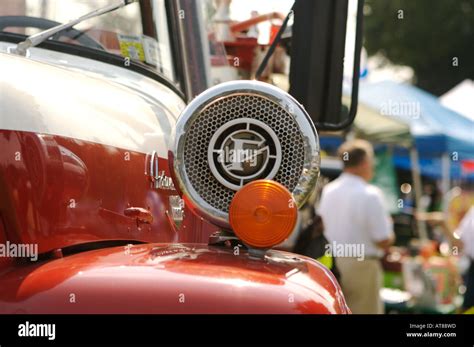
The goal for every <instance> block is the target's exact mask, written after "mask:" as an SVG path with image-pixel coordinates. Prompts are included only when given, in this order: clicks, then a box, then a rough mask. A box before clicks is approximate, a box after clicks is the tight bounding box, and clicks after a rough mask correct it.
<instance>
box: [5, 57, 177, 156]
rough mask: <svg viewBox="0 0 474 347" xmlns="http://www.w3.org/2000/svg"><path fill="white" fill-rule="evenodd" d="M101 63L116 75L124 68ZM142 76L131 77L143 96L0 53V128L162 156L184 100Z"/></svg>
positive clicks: (97, 79) (80, 73)
mask: <svg viewBox="0 0 474 347" xmlns="http://www.w3.org/2000/svg"><path fill="white" fill-rule="evenodd" d="M58 54H60V53H58ZM65 56H68V57H71V56H69V55H65ZM75 58H76V57H74V59H75ZM80 59H81V58H80ZM90 62H91V63H92V64H96V63H97V62H94V61H91V60H90ZM104 65H107V67H108V68H109V69H110V68H115V69H119V71H118V72H115V75H116V78H117V79H119V78H120V74H121V73H123V72H122V71H120V70H124V69H122V68H118V67H113V66H111V65H108V64H104ZM124 72H126V73H129V71H127V70H125V71H124ZM135 74H136V73H135ZM123 75H124V76H123V77H124V78H127V77H129V76H127V75H126V74H125V73H123ZM138 75H139V74H138ZM140 76H141V75H140ZM135 78H136V77H135ZM142 79H143V81H142V82H143V83H142V84H140V83H137V82H138V80H137V81H135V83H136V89H137V90H140V91H141V94H142V95H147V96H148V97H147V98H144V97H141V96H140V94H139V93H138V92H135V91H132V90H131V89H130V88H127V87H124V86H121V85H118V84H117V83H114V81H110V79H106V78H104V77H103V76H102V77H101V76H99V75H97V76H90V75H88V73H86V72H83V71H77V69H76V71H72V70H69V71H68V70H66V69H64V68H58V67H56V66H53V65H49V64H44V63H40V62H36V61H33V60H32V59H30V58H23V57H18V56H13V55H7V54H3V53H0V129H8V130H18V131H30V132H36V133H44V134H50V135H58V136H65V137H70V138H75V139H79V140H84V141H90V142H94V143H100V144H104V145H109V146H114V147H118V148H123V149H127V150H132V151H137V152H141V153H149V152H151V151H153V150H156V151H157V152H158V155H159V156H160V157H164V158H166V157H167V156H168V145H169V137H170V135H171V129H172V127H173V126H174V121H175V119H176V118H177V116H178V114H177V113H178V110H180V109H182V108H183V107H184V103H183V102H182V100H181V99H180V98H179V97H178V96H177V95H176V94H174V93H173V92H172V91H170V90H169V89H168V88H166V87H164V86H162V85H160V84H159V83H157V82H155V81H153V80H150V79H148V78H146V77H142ZM140 86H142V87H143V88H142V89H139V87H140ZM150 92H153V94H149V93H150ZM161 100H162V102H160V101H161ZM165 103H166V104H165ZM168 104H169V105H170V106H168Z"/></svg>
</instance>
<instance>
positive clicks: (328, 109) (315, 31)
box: [290, 0, 364, 131]
mask: <svg viewBox="0 0 474 347" xmlns="http://www.w3.org/2000/svg"><path fill="white" fill-rule="evenodd" d="M355 1H357V17H356V19H357V22H356V28H355V30H356V35H355V41H356V42H355V48H354V65H353V69H352V70H353V72H352V93H351V104H350V107H348V106H346V105H343V103H342V96H343V95H342V94H343V90H342V88H343V73H344V53H345V43H346V30H347V28H346V26H347V25H346V24H347V17H348V9H349V0H295V5H294V24H293V28H292V40H291V66H290V94H291V95H293V96H294V97H295V98H296V99H297V100H299V101H300V102H301V103H302V104H303V106H304V107H305V109H306V111H307V112H308V113H309V115H310V117H311V119H312V120H313V122H314V124H315V125H316V127H317V129H318V130H331V131H335V130H341V129H344V128H346V127H348V126H349V125H350V124H351V123H352V122H353V121H354V118H355V115H356V112H357V99H358V85H359V75H360V71H359V70H360V53H361V48H362V18H363V5H364V2H363V0H355Z"/></svg>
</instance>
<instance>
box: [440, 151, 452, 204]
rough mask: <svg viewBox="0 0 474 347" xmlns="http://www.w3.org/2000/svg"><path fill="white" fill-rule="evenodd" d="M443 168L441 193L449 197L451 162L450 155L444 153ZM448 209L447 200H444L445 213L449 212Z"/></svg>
mask: <svg viewBox="0 0 474 347" xmlns="http://www.w3.org/2000/svg"><path fill="white" fill-rule="evenodd" d="M441 168H442V169H441V170H442V178H441V192H442V193H443V197H447V196H448V192H449V189H450V185H451V183H450V181H451V177H450V176H451V160H450V159H449V153H443V156H442V157H441ZM447 208H448V204H447V203H446V199H443V211H444V212H447Z"/></svg>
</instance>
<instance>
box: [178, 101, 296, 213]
mask: <svg viewBox="0 0 474 347" xmlns="http://www.w3.org/2000/svg"><path fill="white" fill-rule="evenodd" d="M237 118H254V119H257V120H259V121H262V122H264V123H265V124H267V125H268V126H269V127H270V128H272V130H273V131H274V132H275V133H276V135H277V136H278V138H279V140H280V143H281V147H282V161H281V165H280V169H279V170H278V172H277V174H276V176H275V177H274V178H273V179H274V180H275V181H277V182H279V183H281V184H283V185H284V186H285V187H286V188H288V190H289V191H290V192H291V191H293V189H294V188H295V187H296V185H297V183H298V180H299V178H300V176H301V172H302V170H303V161H304V150H305V149H304V143H303V138H302V135H301V132H300V130H299V127H298V124H297V123H296V121H295V120H294V119H293V117H292V116H291V115H290V114H289V113H288V112H287V111H286V110H285V109H283V108H282V107H281V106H279V105H278V104H276V103H275V102H273V101H271V100H269V99H267V98H265V97H263V96H259V95H254V94H238V95H230V96H225V97H221V98H220V99H218V100H216V101H215V102H213V103H212V104H210V105H209V106H207V107H206V108H204V109H203V110H202V111H201V113H200V114H199V115H198V116H197V117H196V118H195V119H194V121H193V124H191V126H190V128H189V131H188V133H187V134H186V139H185V143H184V165H185V170H186V174H187V175H188V177H189V181H190V182H191V184H192V186H193V188H194V189H195V190H196V192H197V193H198V194H199V195H200V196H201V197H202V198H203V199H204V200H205V201H206V202H207V203H209V204H210V205H211V206H213V207H215V208H217V209H219V210H221V211H224V212H228V209H229V205H230V202H231V200H232V198H233V197H234V194H235V191H233V190H232V189H229V188H227V187H225V186H223V185H222V184H221V183H220V182H219V181H217V179H216V178H215V177H214V176H213V174H212V172H211V170H210V168H209V164H208V159H207V153H208V146H209V143H210V140H211V137H212V135H213V134H214V133H215V132H216V131H217V129H219V128H220V127H221V126H222V125H223V124H225V123H227V122H229V121H231V120H234V119H237Z"/></svg>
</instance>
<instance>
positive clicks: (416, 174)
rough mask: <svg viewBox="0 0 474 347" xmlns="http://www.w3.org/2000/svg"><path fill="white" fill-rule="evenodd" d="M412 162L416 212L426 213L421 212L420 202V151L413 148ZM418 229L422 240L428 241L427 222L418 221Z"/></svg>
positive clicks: (411, 152)
mask: <svg viewBox="0 0 474 347" xmlns="http://www.w3.org/2000/svg"><path fill="white" fill-rule="evenodd" d="M410 161H411V175H412V180H413V189H414V192H415V201H416V212H424V211H422V210H421V206H420V200H421V193H422V192H421V174H420V163H419V160H418V150H417V149H416V148H415V147H414V146H412V147H411V148H410ZM416 225H417V227H418V234H419V236H420V239H422V240H427V239H428V232H427V231H426V224H425V222H423V221H421V220H418V219H417V221H416Z"/></svg>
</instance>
